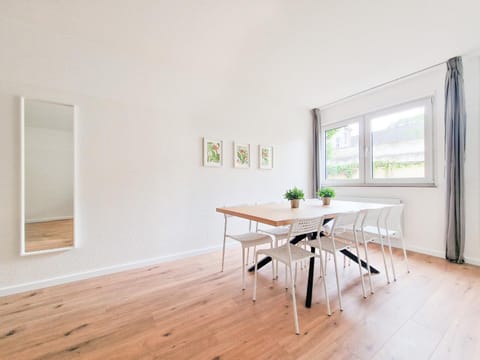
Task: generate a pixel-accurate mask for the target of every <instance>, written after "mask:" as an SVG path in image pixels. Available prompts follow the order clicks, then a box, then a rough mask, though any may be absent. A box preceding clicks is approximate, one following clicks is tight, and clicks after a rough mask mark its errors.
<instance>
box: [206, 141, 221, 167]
mask: <svg viewBox="0 0 480 360" xmlns="http://www.w3.org/2000/svg"><path fill="white" fill-rule="evenodd" d="M203 166H206V167H222V166H223V141H222V140H217V139H209V138H205V137H204V138H203Z"/></svg>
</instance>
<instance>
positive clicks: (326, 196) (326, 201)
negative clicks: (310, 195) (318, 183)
mask: <svg viewBox="0 0 480 360" xmlns="http://www.w3.org/2000/svg"><path fill="white" fill-rule="evenodd" d="M317 195H318V196H320V197H321V198H322V201H323V205H330V199H331V198H334V197H335V190H334V189H332V188H329V187H322V188H321V189H320V190H318V192H317Z"/></svg>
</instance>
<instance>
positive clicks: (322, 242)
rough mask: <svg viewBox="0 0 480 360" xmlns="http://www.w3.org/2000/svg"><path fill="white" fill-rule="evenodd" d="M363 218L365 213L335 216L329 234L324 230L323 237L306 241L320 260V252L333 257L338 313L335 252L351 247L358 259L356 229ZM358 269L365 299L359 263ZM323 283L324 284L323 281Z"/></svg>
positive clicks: (337, 276) (337, 278) (340, 302)
mask: <svg viewBox="0 0 480 360" xmlns="http://www.w3.org/2000/svg"><path fill="white" fill-rule="evenodd" d="M364 216H365V212H362V211H359V212H348V213H341V214H337V215H336V216H335V219H334V220H333V225H331V231H330V232H329V233H327V232H325V228H324V233H323V234H324V236H322V237H317V239H314V240H309V241H307V244H308V245H309V246H311V247H314V248H316V249H318V250H319V258H320V259H322V251H325V252H326V253H330V254H332V255H333V261H334V265H335V277H336V281H337V294H338V302H339V306H340V311H343V305H342V292H341V285H340V277H339V271H338V260H337V252H339V251H341V250H344V249H349V248H351V247H352V246H353V247H354V248H355V250H356V255H357V257H358V258H359V259H360V251H359V246H358V244H359V241H358V232H357V229H358V226H359V224H360V223H361V221H362V219H363V217H364ZM322 265H323V264H322V263H321V264H320V266H321V267H323V266H322ZM367 265H368V262H367ZM358 269H359V273H360V279H361V284H362V293H363V297H364V298H366V297H367V294H366V292H365V282H364V279H363V273H362V265H361V264H360V261H359V264H358ZM322 271H323V270H322ZM323 275H325V273H323ZM323 282H324V283H325V279H324V281H323Z"/></svg>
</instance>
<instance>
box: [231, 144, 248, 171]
mask: <svg viewBox="0 0 480 360" xmlns="http://www.w3.org/2000/svg"><path fill="white" fill-rule="evenodd" d="M233 166H234V167H236V168H242V169H248V168H249V167H250V144H238V143H236V142H234V143H233Z"/></svg>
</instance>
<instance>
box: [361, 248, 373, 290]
mask: <svg viewBox="0 0 480 360" xmlns="http://www.w3.org/2000/svg"><path fill="white" fill-rule="evenodd" d="M363 247H364V248H365V261H366V262H367V272H368V282H369V285H370V293H371V294H373V293H374V290H373V281H372V272H371V271H370V261H369V260H368V241H365V239H364V241H363Z"/></svg>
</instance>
